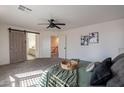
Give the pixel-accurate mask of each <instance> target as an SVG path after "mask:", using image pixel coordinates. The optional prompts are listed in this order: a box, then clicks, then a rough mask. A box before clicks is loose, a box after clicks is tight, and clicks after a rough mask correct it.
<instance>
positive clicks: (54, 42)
mask: <svg viewBox="0 0 124 93" xmlns="http://www.w3.org/2000/svg"><path fill="white" fill-rule="evenodd" d="M58 45H59V38H58V36H51V57H52V58H58V54H59V51H58Z"/></svg>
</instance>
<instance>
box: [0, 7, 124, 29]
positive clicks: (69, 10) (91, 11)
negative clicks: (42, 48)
mask: <svg viewBox="0 0 124 93" xmlns="http://www.w3.org/2000/svg"><path fill="white" fill-rule="evenodd" d="M26 7H28V8H30V9H32V11H31V12H23V11H20V10H18V6H17V5H1V6H0V22H4V23H7V24H10V25H14V26H20V27H25V28H28V29H33V30H58V29H46V27H47V26H45V25H42V26H41V25H37V24H38V23H47V20H48V19H50V18H54V19H55V20H56V22H64V23H66V26H61V27H62V29H61V30H68V29H72V28H77V27H80V26H86V25H91V24H96V23H101V22H105V21H111V20H116V19H121V18H124V6H117V5H116V6H107V5H106V6H103V5H102V6H100V5H99V6H98V5H97V6H95V5H89V6H88V5H56V6H54V5H47V6H45V5H26Z"/></svg>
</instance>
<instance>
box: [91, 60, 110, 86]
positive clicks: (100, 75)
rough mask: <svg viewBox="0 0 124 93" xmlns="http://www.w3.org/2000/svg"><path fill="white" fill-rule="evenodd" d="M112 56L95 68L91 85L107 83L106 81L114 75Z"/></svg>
mask: <svg viewBox="0 0 124 93" xmlns="http://www.w3.org/2000/svg"><path fill="white" fill-rule="evenodd" d="M111 64H112V63H111V58H107V59H105V60H104V61H103V62H102V63H100V64H99V65H98V66H97V67H96V68H95V69H94V70H93V73H92V76H91V81H90V84H91V85H106V82H107V81H108V80H109V79H110V78H111V77H112V73H111V69H110V66H111Z"/></svg>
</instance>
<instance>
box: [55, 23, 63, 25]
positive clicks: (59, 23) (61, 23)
mask: <svg viewBox="0 0 124 93" xmlns="http://www.w3.org/2000/svg"><path fill="white" fill-rule="evenodd" d="M54 24H55V25H65V23H54Z"/></svg>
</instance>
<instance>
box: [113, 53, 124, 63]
mask: <svg viewBox="0 0 124 93" xmlns="http://www.w3.org/2000/svg"><path fill="white" fill-rule="evenodd" d="M121 58H124V53H122V54H119V55H118V56H116V57H115V58H114V59H113V60H112V62H113V63H115V62H117V61H118V60H119V59H121Z"/></svg>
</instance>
